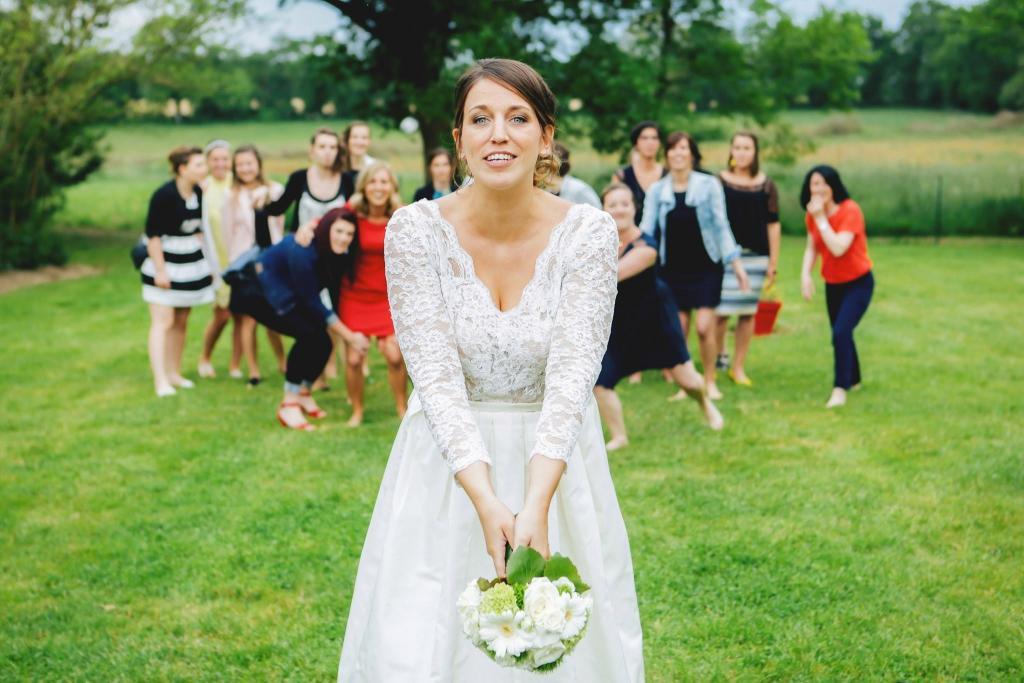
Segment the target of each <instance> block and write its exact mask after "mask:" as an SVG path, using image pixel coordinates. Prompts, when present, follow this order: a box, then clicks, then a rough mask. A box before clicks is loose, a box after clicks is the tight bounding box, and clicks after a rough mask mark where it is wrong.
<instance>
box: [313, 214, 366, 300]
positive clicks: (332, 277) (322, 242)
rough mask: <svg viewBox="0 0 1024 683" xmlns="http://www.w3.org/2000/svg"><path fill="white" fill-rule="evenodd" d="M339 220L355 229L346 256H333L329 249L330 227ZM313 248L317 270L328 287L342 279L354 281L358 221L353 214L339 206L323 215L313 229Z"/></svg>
mask: <svg viewBox="0 0 1024 683" xmlns="http://www.w3.org/2000/svg"><path fill="white" fill-rule="evenodd" d="M339 220H341V221H345V222H347V223H351V224H352V225H353V227H354V228H355V231H354V232H353V233H352V244H351V246H349V248H348V253H346V254H335V253H334V251H333V250H332V249H331V226H333V225H334V224H335V223H336V222H338V221H339ZM313 248H314V249H316V253H317V268H318V270H319V271H320V273H321V275H322V276H323V279H324V282H326V283H327V284H328V286H329V287H335V286H338V285H340V283H341V278H342V277H345V278H347V279H348V280H349V282H352V281H354V280H355V277H356V261H357V260H358V259H359V219H358V218H357V217H356V214H355V212H354V211H352V209H349V208H346V207H344V206H339V207H336V208H333V209H331V210H330V211H328V212H327V213H325V214H324V215H323V216H322V217H321V218H320V222H319V223H317V224H316V228H314V229H313Z"/></svg>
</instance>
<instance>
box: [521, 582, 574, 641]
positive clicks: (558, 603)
mask: <svg viewBox="0 0 1024 683" xmlns="http://www.w3.org/2000/svg"><path fill="white" fill-rule="evenodd" d="M523 604H524V607H525V609H526V613H527V614H528V615H529V616H530V618H531V619H533V623H534V624H536V625H537V626H538V627H539V628H542V629H547V630H548V631H554V632H555V633H560V632H561V631H562V629H563V628H564V627H565V617H564V610H563V608H562V595H561V593H559V592H558V589H557V588H556V587H555V584H553V583H551V581H550V580H549V579H546V578H544V577H537V578H535V579H533V580H532V581H530V585H529V586H527V587H526V594H525V596H524V598H523Z"/></svg>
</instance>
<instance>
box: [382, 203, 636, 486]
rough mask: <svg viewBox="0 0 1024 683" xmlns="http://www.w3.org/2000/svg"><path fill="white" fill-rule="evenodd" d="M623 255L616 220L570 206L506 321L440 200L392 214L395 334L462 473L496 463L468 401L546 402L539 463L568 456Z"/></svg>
mask: <svg viewBox="0 0 1024 683" xmlns="http://www.w3.org/2000/svg"><path fill="white" fill-rule="evenodd" d="M617 250H618V233H617V231H616V229H615V223H614V222H613V221H612V219H611V217H610V216H608V214H606V213H603V212H602V211H599V210H597V209H595V208H593V207H590V206H586V205H582V204H581V205H575V206H573V207H572V208H570V209H569V212H568V214H567V215H566V217H565V218H564V219H563V220H562V222H561V223H559V224H558V225H557V226H556V227H555V228H554V230H553V231H552V233H551V236H550V241H549V242H548V245H547V247H545V249H544V251H543V252H541V254H540V256H538V257H537V262H536V267H535V271H534V274H533V278H532V279H531V280H530V281H529V282H528V283H527V285H526V287H525V288H524V289H523V294H522V297H521V299H520V301H519V304H518V305H516V307H515V308H512V309H510V310H508V311H504V312H503V311H501V310H499V309H498V308H497V306H495V304H494V302H493V300H492V299H491V293H490V291H489V290H488V289H487V286H486V285H484V283H483V282H482V281H481V280H480V279H479V278H478V277H477V276H476V273H475V271H474V268H473V259H472V257H471V256H470V255H469V254H468V253H467V252H466V251H465V250H464V249H463V248H462V246H461V245H460V244H459V241H458V238H457V237H456V233H455V228H453V227H452V225H451V224H450V223H448V222H447V221H446V220H445V219H444V218H443V217H442V216H441V213H440V211H439V210H438V208H437V203H436V202H434V201H430V200H421V201H419V202H417V203H415V204H412V205H410V206H407V207H404V208H402V209H400V210H398V211H396V212H395V214H394V215H393V216H392V217H391V221H390V222H389V223H388V227H387V232H386V234H385V240H384V259H385V267H386V272H387V281H388V299H389V301H390V303H391V316H392V319H393V320H394V323H395V333H396V334H397V336H398V343H399V346H400V347H401V349H402V353H403V355H404V356H405V362H406V365H407V366H408V369H409V374H410V376H411V377H412V380H413V383H414V384H415V385H416V392H417V395H418V396H419V399H420V402H421V403H422V405H423V411H424V413H425V414H426V417H427V421H428V423H429V424H430V428H431V431H432V432H433V434H434V438H435V439H436V440H437V443H438V445H439V446H440V447H441V451H442V452H443V453H444V456H445V458H446V460H447V461H448V465H449V467H450V468H451V469H452V471H453V472H458V471H459V470H462V469H464V468H465V467H468V466H469V465H471V464H473V463H474V462H477V461H484V462H488V463H490V462H491V461H490V458H489V457H488V454H487V450H486V448H485V446H484V443H483V439H482V438H481V436H480V433H479V430H478V428H477V425H476V422H475V420H474V419H473V415H472V413H471V412H470V408H469V401H485V402H486V401H497V402H512V403H529V402H541V403H542V407H541V415H540V418H539V421H538V424H537V441H536V444H535V445H534V447H533V451H532V452H531V457H532V456H533V455H537V454H541V455H545V456H547V457H549V458H556V459H560V460H568V459H569V455H570V453H571V452H572V448H573V445H574V444H575V443H576V438H577V436H578V435H579V431H580V426H581V424H582V422H583V413H584V409H585V408H586V405H587V402H588V401H589V400H590V397H591V392H592V390H593V388H594V382H595V380H596V379H597V374H598V370H599V369H600V366H601V358H602V357H603V355H604V351H605V346H606V345H607V343H608V333H609V329H610V327H611V319H612V310H613V307H614V303H615V292H616V283H617V275H616V273H617V270H616V269H617V255H618V251H617Z"/></svg>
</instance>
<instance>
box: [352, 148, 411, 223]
mask: <svg viewBox="0 0 1024 683" xmlns="http://www.w3.org/2000/svg"><path fill="white" fill-rule="evenodd" d="M382 170H383V171H387V172H388V177H389V178H390V179H391V187H392V192H391V196H390V197H388V204H387V208H386V209H384V213H386V214H387V216H388V218H390V217H391V214H393V213H394V212H395V211H398V209H400V208H401V207H402V196H401V195H400V194H398V178H396V177H395V172H394V171H392V170H391V167H390V166H389V165H388V164H387V162H384V161H375V162H373V163H372V164H370V165H369V166H367V167H366V168H364V169H363V170H362V171H360V172H359V175H358V176H357V177H356V192H355V194H353V195H352V197H351V198H350V199H349V203H350V204H351V205H352V208H353V209H355V211H356V213H358V214H359V215H360V216H368V215H369V214H370V204H369V203H368V202H367V201H366V184H367V183H368V182H370V178H372V177H373V176H375V175H377V173H379V172H380V171H382Z"/></svg>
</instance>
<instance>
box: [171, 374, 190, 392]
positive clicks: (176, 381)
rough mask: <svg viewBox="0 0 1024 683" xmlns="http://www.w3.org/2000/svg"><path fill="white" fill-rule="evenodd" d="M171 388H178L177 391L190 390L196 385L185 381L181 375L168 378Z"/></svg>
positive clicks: (187, 380) (188, 380)
mask: <svg viewBox="0 0 1024 683" xmlns="http://www.w3.org/2000/svg"><path fill="white" fill-rule="evenodd" d="M170 382H171V386H175V387H178V388H179V389H192V388H194V387H195V386H196V385H195V384H193V383H192V380H190V379H185V378H184V377H182V376H181V375H178V376H177V377H171V378H170Z"/></svg>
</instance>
